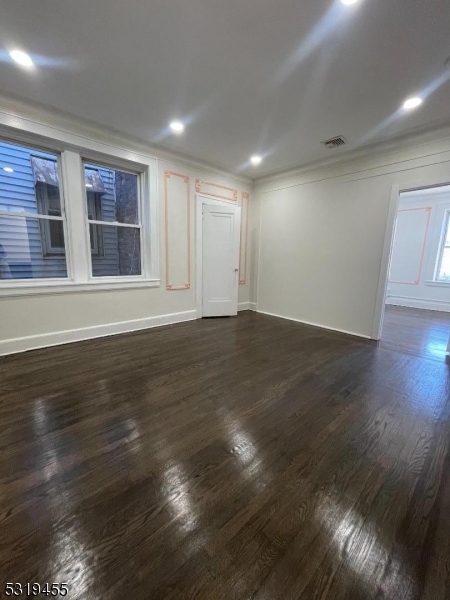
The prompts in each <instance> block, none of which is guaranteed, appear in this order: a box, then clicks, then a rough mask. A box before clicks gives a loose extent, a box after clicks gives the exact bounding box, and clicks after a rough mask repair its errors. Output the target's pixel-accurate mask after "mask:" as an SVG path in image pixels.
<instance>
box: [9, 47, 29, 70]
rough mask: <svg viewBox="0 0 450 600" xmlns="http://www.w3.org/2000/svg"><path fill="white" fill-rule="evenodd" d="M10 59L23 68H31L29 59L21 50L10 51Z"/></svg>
mask: <svg viewBox="0 0 450 600" xmlns="http://www.w3.org/2000/svg"><path fill="white" fill-rule="evenodd" d="M9 55H10V57H11V58H12V59H13V60H15V61H16V63H18V64H19V65H22V66H23V67H32V66H33V61H32V60H31V57H30V56H28V54H26V52H22V50H11V52H10V53H9Z"/></svg>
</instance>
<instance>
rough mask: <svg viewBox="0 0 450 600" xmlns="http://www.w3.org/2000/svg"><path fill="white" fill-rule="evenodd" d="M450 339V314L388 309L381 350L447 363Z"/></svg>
mask: <svg viewBox="0 0 450 600" xmlns="http://www.w3.org/2000/svg"><path fill="white" fill-rule="evenodd" d="M449 335H450V313H446V312H439V311H435V310H419V309H417V308H405V307H403V306H389V305H388V306H386V310H385V315H384V322H383V330H382V333H381V341H380V346H381V347H382V348H388V349H389V350H397V351H398V352H404V353H406V354H413V355H415V356H422V357H424V358H430V359H432V360H439V361H444V360H445V358H446V353H447V344H448V339H449Z"/></svg>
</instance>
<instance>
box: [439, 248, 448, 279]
mask: <svg viewBox="0 0 450 600" xmlns="http://www.w3.org/2000/svg"><path fill="white" fill-rule="evenodd" d="M439 279H440V280H441V281H450V248H445V249H444V253H443V254H442V262H441V268H440V269H439Z"/></svg>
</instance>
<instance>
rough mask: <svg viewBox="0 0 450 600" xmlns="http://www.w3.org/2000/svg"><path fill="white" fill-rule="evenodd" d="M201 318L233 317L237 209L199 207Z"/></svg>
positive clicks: (239, 214)
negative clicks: (200, 221) (201, 217)
mask: <svg viewBox="0 0 450 600" xmlns="http://www.w3.org/2000/svg"><path fill="white" fill-rule="evenodd" d="M202 207H203V209H202V211H203V215H202V216H203V234H202V264H203V276H202V287H203V289H202V301H203V307H202V315H203V316H204V317H223V316H227V315H237V304H238V287H239V232H240V222H241V209H240V208H238V207H236V206H230V205H228V204H224V205H223V206H219V205H214V206H211V205H207V204H203V205H202Z"/></svg>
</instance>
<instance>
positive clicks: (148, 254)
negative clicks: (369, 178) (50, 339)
mask: <svg viewBox="0 0 450 600" xmlns="http://www.w3.org/2000/svg"><path fill="white" fill-rule="evenodd" d="M5 120H6V121H7V122H8V117H4V115H3V113H0V139H4V140H5V141H7V142H10V143H13V144H14V143H15V144H22V145H26V146H30V147H31V148H34V149H41V150H43V151H48V152H53V153H55V154H56V155H57V156H58V165H59V173H60V195H61V205H62V210H63V211H64V212H63V213H62V214H63V215H64V216H63V217H60V218H58V220H63V222H64V235H65V248H66V264H67V277H66V278H54V279H53V278H52V279H48V278H46V279H35V280H30V279H16V280H11V279H8V280H6V279H5V280H3V281H0V297H8V296H24V295H30V294H38V295H42V294H55V293H72V292H95V291H102V290H110V289H111V290H126V289H132V288H140V287H158V286H159V285H160V283H161V282H160V273H159V231H158V229H159V228H158V222H159V221H158V186H157V174H158V165H157V159H156V157H152V156H147V155H144V154H141V153H138V152H135V151H133V150H128V149H124V148H122V147H120V146H116V145H114V144H113V143H111V142H103V141H101V142H100V141H96V140H95V138H94V137H92V138H88V137H83V136H80V135H76V134H73V133H68V132H66V131H62V130H59V129H56V128H53V127H50V126H47V125H42V124H38V123H35V122H26V121H24V122H21V123H20V126H21V128H20V129H16V128H14V129H11V127H10V126H6V125H5ZM14 125H16V122H15V123H14ZM25 128H26V130H25ZM83 161H85V162H88V163H94V164H100V165H107V166H108V167H110V168H116V169H119V170H124V171H128V172H131V173H135V174H138V175H139V182H140V183H139V189H140V194H139V208H140V222H141V275H138V276H134V275H133V276H114V277H92V272H91V265H92V263H91V246H90V236H89V225H88V219H87V202H86V193H85V179H84V177H85V175H84V165H83ZM21 216H22V215H21ZM32 216H33V217H36V215H32ZM52 218H53V217H52ZM54 218H56V217H54ZM105 224H106V225H108V224H110V223H105Z"/></svg>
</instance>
